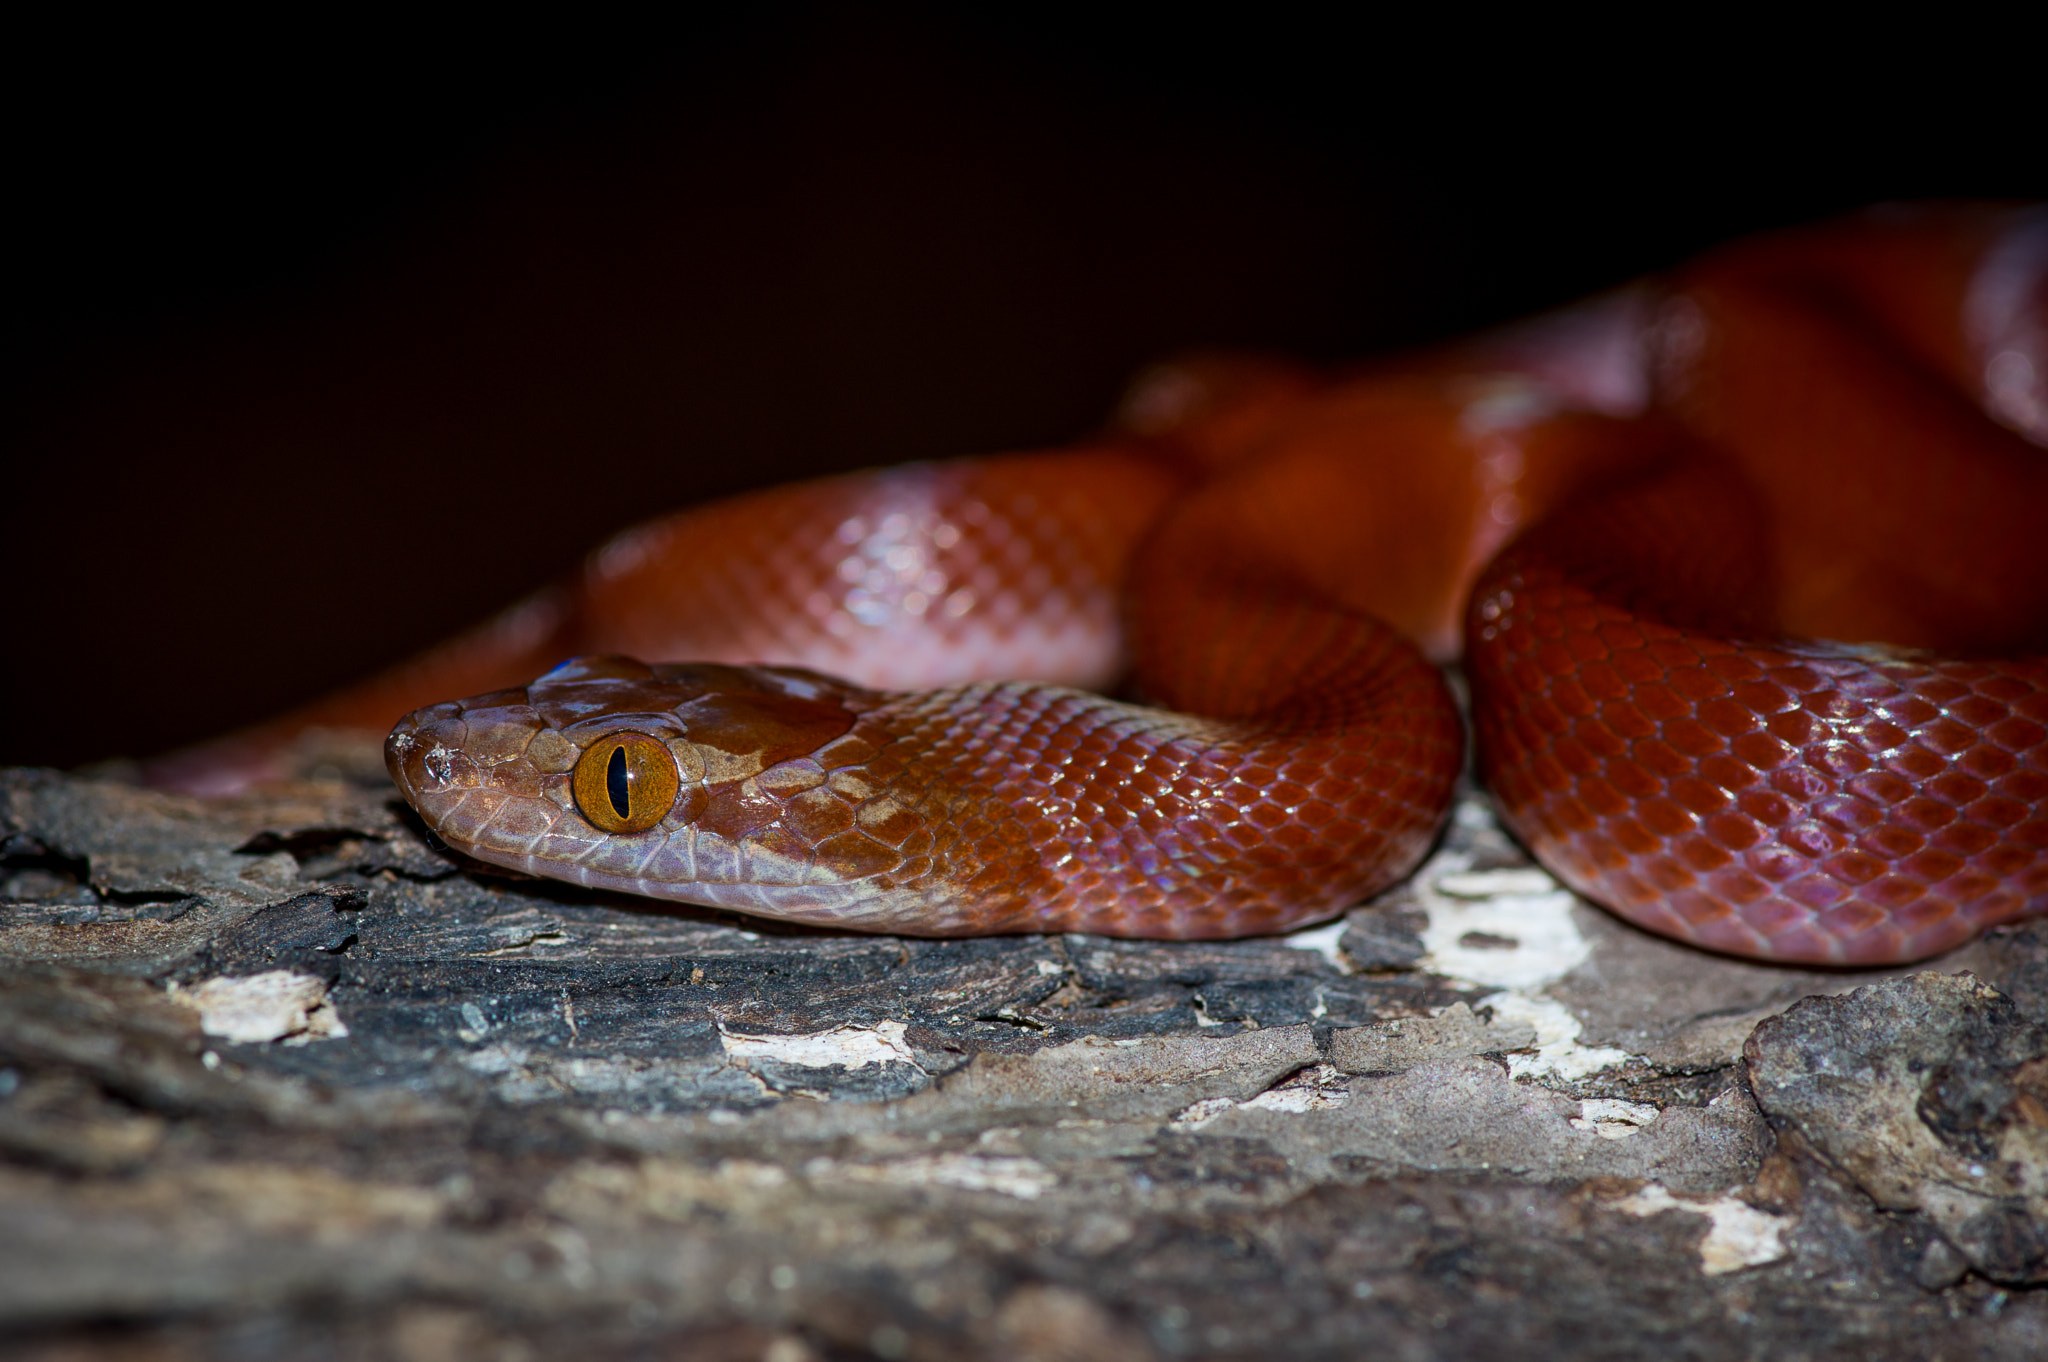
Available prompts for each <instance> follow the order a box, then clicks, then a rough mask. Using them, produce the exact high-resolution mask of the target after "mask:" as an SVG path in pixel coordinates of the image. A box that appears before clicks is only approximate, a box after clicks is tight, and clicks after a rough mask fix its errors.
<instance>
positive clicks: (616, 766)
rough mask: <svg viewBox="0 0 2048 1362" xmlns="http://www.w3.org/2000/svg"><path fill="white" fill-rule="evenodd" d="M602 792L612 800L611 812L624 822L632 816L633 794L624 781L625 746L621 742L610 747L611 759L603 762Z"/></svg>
mask: <svg viewBox="0 0 2048 1362" xmlns="http://www.w3.org/2000/svg"><path fill="white" fill-rule="evenodd" d="M604 792H605V795H606V796H607V797H608V798H609V799H610V800H611V801H612V812H614V813H616V814H618V816H619V820H620V821H621V822H624V821H625V820H626V819H628V818H631V817H632V816H633V794H632V791H631V789H630V788H629V787H628V785H627V783H626V747H625V744H623V743H621V744H620V745H619V746H617V747H614V748H613V749H612V759H611V760H610V761H608V762H606V763H605V768H604Z"/></svg>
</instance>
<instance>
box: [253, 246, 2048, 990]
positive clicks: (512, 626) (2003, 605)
mask: <svg viewBox="0 0 2048 1362" xmlns="http://www.w3.org/2000/svg"><path fill="white" fill-rule="evenodd" d="M2044 445H2048V217H2044V216H2043V215H2042V214H2041V213H2040V212H2039V211H2038V210H2036V211H2033V212H2028V211H2022V210H2011V209H2003V208H1974V207H1960V208H1948V207H1939V208H1926V209H1892V210H1882V211H1873V212H1871V213H1868V214H1864V215H1861V216H1859V217H1858V218H1855V219H1850V220H1847V221H1844V222H1840V223H1835V224H1829V225H1826V226H1823V227H1819V228H1812V229H1807V230H1804V231H1801V232H1794V233H1787V234H1782V235H1779V236H1776V237H1769V238H1760V239H1758V240H1756V241H1752V242H1747V243H1739V244H1737V245H1736V246H1733V247H1730V248H1727V249H1725V250H1723V251H1721V252H1718V253H1716V254H1715V255H1712V256H1710V257H1708V258H1706V259H1704V260H1702V261H1700V262H1698V263H1696V264H1694V265H1692V266H1689V267H1687V268H1685V269H1684V270H1681V271H1678V272H1677V273H1675V274H1674V275H1672V276H1670V277H1668V278H1665V279H1662V280H1656V281H1650V282H1648V283H1645V284H1643V285H1639V286H1636V287H1633V288H1630V289H1626V290H1623V291H1621V292H1619V293H1616V294H1613V295H1610V296H1608V297H1606V298H1603V299H1600V300H1596V301H1595V302H1593V303H1590V304H1587V305H1584V306H1582V307H1580V308H1576V309H1572V310H1568V311H1567V312H1565V313H1561V314H1557V315H1555V316H1552V317H1548V318H1540V319H1538V320H1537V321H1535V322H1532V323H1528V324H1525V325H1523V326H1521V327H1518V328H1513V329H1510V330H1508V331H1505V332H1500V333H1495V334H1493V335H1490V336H1485V337H1481V338H1479V339H1477V340H1474V341H1471V342H1468V343H1465V344H1463V345H1460V346H1456V347H1451V348H1449V349H1446V350H1442V351H1438V352H1434V353H1431V354H1427V355H1423V356H1420V357H1417V358H1415V359H1412V360H1403V361H1393V362H1385V363H1380V364H1376V365H1372V366H1368V367H1361V368H1359V369H1356V370H1352V371H1348V372H1337V373H1332V372H1322V371H1313V370H1309V369H1307V368H1299V367H1294V366H1290V365H1285V364H1280V363H1277V362H1267V361H1250V360H1206V361H1199V360H1198V361H1189V362H1185V363H1181V364H1177V365H1167V366H1163V367H1161V368H1160V369H1158V370H1156V371H1154V372H1152V373H1151V374H1149V375H1147V376H1146V377H1144V378H1142V379H1141V380H1140V382H1139V384H1138V385H1137V386H1136V387H1135V388H1134V391H1133V394H1132V396H1131V398H1130V399H1129V400H1128V401H1127V402H1126V404H1125V406H1124V408H1123V410H1122V412H1121V413H1120V416H1119V421H1118V424H1117V426H1116V427H1115V428H1114V429H1113V430H1112V431H1111V432H1110V433H1109V434H1107V435H1105V436H1103V437H1102V438H1100V439H1099V440H1097V441H1095V442H1092V443H1090V444H1088V445H1085V446H1079V447H1075V448H1070V449H1064V450H1058V451H1052V452H1047V453H1041V454H1026V455H1010V456H1002V457H996V458H988V459H978V460H963V461H960V462H957V463H952V464H937V465H925V466H913V467H907V468H900V469H889V470H882V471H879V472H875V473H869V474H857V475H853V476H850V477H844V478H838V479H830V480H825V481H821V482H817V483H810V484H804V485H801V486H797V487H792V488H787V489H778V490H775V491H770V492H765V493H757V494H754V495H751V496H747V497H741V498H736V499H734V500H731V501H728V502H723V503H718V504H715V505H711V506H707V507H702V508H699V509H696V510H693V511H687V512H683V513H680V514H678V515H674V516H670V517H668V518H666V519H663V520H658V521H654V522H650V523H649V524H647V525H645V526H642V527H640V528H639V529H636V530H633V531H629V532H627V533H626V534H625V535H623V536H621V537H620V538H618V539H617V540H615V541H613V542H612V543H611V544H609V545H607V546H605V547H604V548H602V549H600V550H599V551H598V552H597V553H596V554H594V555H593V557H592V559H591V560H590V563H589V566H588V567H587V569H586V571H585V572H584V574H583V575H582V576H581V578H579V579H578V580H577V581H576V582H574V583H571V584H568V585H566V586H565V587H563V588H561V589H559V590H558V591H556V592H554V593H551V594H549V595H547V596H544V597H542V598H540V599H539V600H536V601H533V602H528V603H527V604H526V605H524V606H523V607H521V608H519V609H517V610H515V611H513V612H511V613H509V614H508V615H507V616H505V617H503V618H501V619H500V620H498V621H496V622H494V623H493V624H491V625H488V626H486V627H484V628H483V629H481V630H479V631H477V632H475V633H474V634H472V635H471V636H469V637H468V638H467V639H465V640H461V641H458V642H457V643H456V644H451V645H450V646H449V647H447V648H444V649H443V650H441V651H439V652H438V653H436V654H433V655H430V656H429V657H427V658H424V659H422V660H421V661H419V662H418V663H415V664H413V665H412V666H411V667H410V668H409V669H402V670H401V671H400V672H398V673H394V674H393V675H392V676H390V677H386V678H383V679H382V680H380V681H378V682H375V683H372V684H371V685H370V686H369V687H366V688H363V689H362V690H359V691H358V692H356V693H355V694H354V695H353V696H352V697H344V698H343V699H342V700H338V701H336V702H334V703H333V705H331V706H330V707H329V709H327V710H325V711H322V712H318V713H314V714H312V715H310V716H301V717H300V718H299V719H298V720H296V721H295V722H300V723H303V722H306V721H307V719H308V718H311V719H315V720H324V721H327V722H354V721H357V720H356V719H355V718H354V717H353V716H355V715H359V714H361V713H364V712H366V710H367V709H368V708H370V707H373V706H377V705H382V706H385V709H384V712H385V713H395V712H397V711H398V710H399V709H401V708H405V707H409V706H411V705H413V704H416V703H419V702H420V701H423V700H425V699H427V698H429V697H431V696H433V695H435V694H436V693H437V692H438V693H439V694H448V693H455V692H459V691H461V690H464V689H475V688H477V687H478V686H479V685H490V684H498V683H501V682H504V681H509V680H512V679H514V678H516V677H517V676H518V675H519V674H520V673H521V670H522V669H523V670H524V674H526V675H532V674H533V673H534V672H537V671H540V670H542V668H544V667H546V666H547V665H548V664H549V663H551V662H553V661H554V659H556V658H559V657H562V656H564V655H567V654H572V653H574V654H584V656H580V657H578V658H576V660H573V661H571V662H569V663H567V664H564V665H562V666H560V667H558V668H555V669H554V670H552V671H549V672H548V673H547V674H546V675H543V676H541V678H540V679H539V680H537V681H533V682H531V683H530V684H528V685H524V686H518V687H514V688H513V689H510V690H499V691H494V692H491V693H488V694H484V695H481V696H479V697H478V698H475V699H471V700H464V701H448V702H442V703H437V704H428V705H426V707H424V708H420V709H417V710H416V711H415V712H414V713H412V714H411V715H409V716H408V717H406V718H405V719H404V720H403V721H402V722H400V724H399V725H398V727H397V729H396V730H394V731H393V733H392V736H391V738H390V741H389V744H388V747H387V754H388V761H389V765H390V769H391V773H392V775H393V777H394V778H395V779H396V780H397V782H398V784H399V786H400V788H401V789H402V790H403V791H404V792H405V794H406V797H407V798H408V799H410V800H411V801H412V802H413V803H414V805H415V806H416V807H417V808H418V809H419V810H420V812H421V814H422V816H423V817H425V818H426V820H427V821H428V823H429V824H430V825H432V826H433V827H434V828H435V830H436V831H437V832H438V833H439V834H440V835H441V836H442V837H444V838H446V839H447V840H448V841H449V842H450V843H451V844H453V845H455V846H457V847H459V848H461V849H462V850H464V851H467V852H469V853H470V854H472V855H474V856H476V857H479V858H481V859H484V860H487V861H493V862H497V863H499V864H503V865H507V866H511V867H514V868H517V869H520V870H523V871H528V872H531V873H538V874H547V875H555V876H559V877H561V878H566V879H570V880H575V881H578V882H581V883H585V884H591V885H599V886H607V887H611V888H616V889H624V890H628V891H632V892H638V893H645V894H652V895H656V896H661V897H668V898H675V899H682V900H687V901H691V902H698V903H707V904H715V905H722V906H726V907H731V908H737V909H741V910H744V911H747V912H753V913H762V914H768V915H772V916H778V917H785V918H794V919H799V920H804V921H810V922H815V923H824V924H833V925H841V926H850V927H856V928H862V929H872V930H889V931H896V932H905V933H912V934H930V935H961V934H975V933H988V932H1013V931H1070V930H1079V931H1091V932H1103V933H1111V934H1123V935H1143V936H1166V937H1214V936H1234V935H1242V934H1246V933H1254V932H1265V931H1273V930H1279V929H1282V928H1285V927H1288V926H1291V925H1294V924H1297V923H1301V922H1306V921H1311V920H1314V919H1316V918H1319V917H1325V916H1328V915H1330V914H1332V913H1334V912H1337V911H1340V910H1342V909H1343V908H1344V907H1346V906H1347V905H1349V904H1351V903H1354V902H1356V901H1358V900H1359V899H1361V898H1363V897H1365V896H1367V895H1369V894H1371V893H1372V892H1374V891H1375V890H1377V889H1379V888H1382V887H1384V886H1386V885H1387V884H1390V883H1392V882H1393V881H1395V880H1397V879H1398V878H1399V877H1401V876H1402V875H1404V874H1406V873H1408V872H1409V871H1410V870H1411V869H1413V867H1414V866H1415V865H1416V863H1417V862H1418V861H1419V860H1420V858H1421V857H1422V856H1423V855H1424V854H1425V852H1426V851H1427V849H1428V847H1429V845H1430V843H1431V841H1432V839H1433V837H1434V836H1435V833H1436V831H1437V829H1438V828H1439V826H1440V824H1441V821H1442V819H1443V817H1444V816H1445V811H1446V810H1447V808H1448V807H1449V802H1450V797H1451V793H1452V789H1453V785H1454V783H1455V780H1456V777H1457V774H1458V771H1459V766H1460V756H1461V735H1460V721H1459V717H1458V713H1457V709H1456V706H1455V705H1454V702H1453V701H1452V699H1451V696H1450V693H1449V691H1448V689H1447V688H1446V685H1445V683H1444V681H1443V679H1442V676H1441V674H1440V672H1439V670H1438V665H1437V664H1439V663H1442V662H1446V661H1449V660H1451V659H1453V658H1454V657H1457V656H1458V655H1459V654H1460V653H1462V655H1463V666H1464V669H1465V673H1466V675H1467V677H1468V678H1469V682H1470V688H1471V712H1472V718H1473V730H1474V734H1475V739H1476V743H1477V757H1478V770H1479V774H1480V777H1481V779H1482V780H1483V782H1484V784H1485V785H1486V786H1487V788H1488V789H1489V790H1490V791H1491V792H1492V794H1493V796H1494V797H1495V799H1496V800H1497V802H1498V803H1499V806H1500V809H1501V813H1502V815H1503V818H1504V819H1505V821H1506V823H1507V825H1508V826H1509V828H1510V829H1511V830H1512V831H1513V832H1514V833H1515V834H1516V835H1517V836H1518V837H1519V838H1521V839H1522V840H1523V841H1524V842H1525V843H1526V844H1527V845H1528V846H1529V848H1530V849H1531V850H1532V851H1533V852H1534V853H1535V855H1536V856H1537V857H1538V858H1539V859H1540V860H1541V861H1542V862H1543V863H1544V864H1545V865H1546V866H1547V867H1549V868H1550V869H1551V870H1552V871H1553V872H1554V873H1556V874H1557V875H1558V876H1559V877H1560V878H1562V879H1563V880H1564V881H1565V882H1566V883H1567V884H1569V885H1570V886H1571V887H1573V888H1574V889H1577V890H1579V891H1580V892H1582V893H1584V894H1586V895H1587V896H1588V897H1590V898H1592V899H1594V900H1595V901H1597V902H1600V903H1602V904H1604V905H1605V906H1607V907H1609V908H1611V909H1613V910H1614V911H1616V912H1618V913H1620V914H1622V915H1623V916H1625V917H1628V918H1630V919H1631V920H1633V921H1636V922H1638V923H1640V924H1642V925H1644V926H1646V927H1648V928H1650V929H1651V930H1654V931H1658V932H1662V933H1665V934H1667V935H1670V936H1673V937H1676V938H1679V939H1681V940H1686V941H1691V942H1695V943H1698V944H1700V945H1703V946H1707V947H1711V948H1714V949H1718V950H1723V951H1729V952H1733V953H1737V954H1742V955H1748V956H1754V957H1759V958H1765V959H1781V960H1800V961H1827V962H1837V963H1876V962H1882V961H1896V960H1909V959H1915V958H1920V957H1924V956H1926V955H1929V954H1932V953H1934V952H1937V951H1940V950H1943V949H1946V948H1948V947H1950V946H1953V945H1955V944H1958V943H1959V942H1961V941H1963V940H1966V939H1968V938H1969V937H1970V936H1972V935H1974V934H1976V933H1977V932H1979V931H1981V930H1983V929H1984V928H1985V927H1987V926H1990V925H1993V924H1996V923H2000V922H2006V921H2010V920H2013V919H2015V918H2018V917H2021V916H2025V915H2027V914H2031V913H2036V912H2041V911H2044V910H2048V660H2044V658H2043V653H2044V651H2048V648H2044V641H2048V532H2044V529H2043V526H2042V523H2041V522H2042V518H2043V513H2044V511H2048V449H2044ZM636 657H638V658H647V659H650V662H646V663H643V662H639V661H635V660H634V658H636ZM665 659H690V661H686V662H673V663H672V662H668V661H666V660H665ZM758 664H770V665H765V666H764V665H758ZM380 687H381V689H379V688H380ZM1105 687H1114V688H1115V691H1114V693H1115V694H1116V695H1117V696H1118V697H1120V698H1114V699H1112V698H1105V697H1104V696H1103V695H1102V694H1100V693H1097V692H1099V691H1100V690H1101V689H1102V688H1105ZM400 701H403V702H404V703H403V704H401V703H399V702H400ZM349 706H354V707H355V708H353V709H350V708H349ZM275 731H276V730H273V733H274V732H275ZM643 739H644V740H645V741H644V742H643ZM263 740H264V739H263V735H260V734H259V735H257V737H256V738H254V739H250V740H247V741H245V742H244V745H243V747H242V748H241V749H240V751H241V752H242V753H243V755H242V757H240V758H236V760H237V761H239V762H240V763H241V765H240V767H238V768H237V769H241V770H248V769H253V767H252V760H253V759H251V758H249V757H248V754H249V753H251V752H256V751H258V750H259V749H260V748H261V744H262V741H263ZM650 744H651V745H650ZM226 750H227V749H219V751H226ZM216 755H217V756H218V752H217V753H216ZM629 755H630V757H631V762H630V763H629V762H628V759H627V758H628V756H629ZM586 759H588V760H586ZM600 759H602V760H600ZM607 761H608V762H609V763H610V765H609V766H604V765H603V763H604V762H607ZM668 763H672V764H673V769H672V770H671V769H670V766H669V765H668ZM221 765H222V767H223V768H225V767H226V766H233V765H234V762H231V761H225V760H223V761H222V763H221ZM600 767H603V769H599V768H600ZM643 776H644V779H643ZM636 780H638V781H641V782H642V783H641V784H637V785H636V784H634V783H633V782H634V781H636ZM607 781H609V784H607ZM655 790H659V791H660V792H661V794H662V798H663V799H664V801H665V802H664V803H663V804H662V805H661V807H660V808H659V809H652V808H649V809H646V810H643V809H642V808H641V807H640V805H639V804H636V803H635V801H636V800H644V798H647V797H651V796H648V795H647V794H646V792H647V791H655ZM643 820H651V821H648V822H646V825H645V826H641V823H642V821H643ZM601 825H615V826H617V827H619V828H622V829H626V830H624V831H606V830H605V827H604V826H601Z"/></svg>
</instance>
